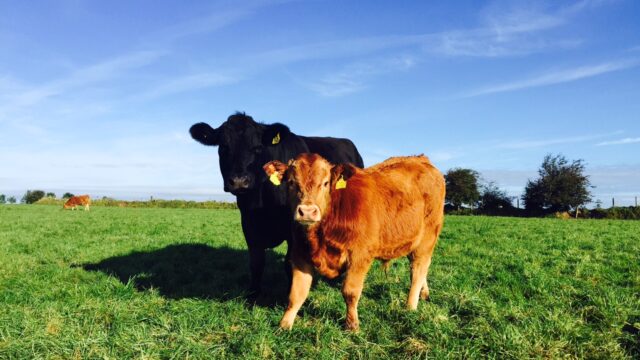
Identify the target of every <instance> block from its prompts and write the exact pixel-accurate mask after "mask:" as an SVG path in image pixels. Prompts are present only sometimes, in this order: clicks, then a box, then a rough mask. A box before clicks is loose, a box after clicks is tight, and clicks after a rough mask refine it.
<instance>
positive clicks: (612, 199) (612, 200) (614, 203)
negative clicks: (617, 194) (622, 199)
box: [611, 198, 616, 207]
mask: <svg viewBox="0 0 640 360" xmlns="http://www.w3.org/2000/svg"><path fill="white" fill-rule="evenodd" d="M611 207H616V198H611Z"/></svg>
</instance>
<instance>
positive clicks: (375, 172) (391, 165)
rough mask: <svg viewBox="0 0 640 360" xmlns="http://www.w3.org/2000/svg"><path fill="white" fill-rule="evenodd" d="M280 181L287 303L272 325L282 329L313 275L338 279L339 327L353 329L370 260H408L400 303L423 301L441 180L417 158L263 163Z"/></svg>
mask: <svg viewBox="0 0 640 360" xmlns="http://www.w3.org/2000/svg"><path fill="white" fill-rule="evenodd" d="M264 170H265V172H266V173H267V175H268V176H269V178H270V180H271V181H272V182H273V183H274V184H276V185H279V184H280V182H281V181H284V182H286V186H287V187H288V191H287V194H288V200H289V204H290V206H291V211H292V214H294V215H293V217H294V220H295V221H294V225H293V241H292V252H291V254H292V256H291V262H292V265H293V277H292V286H291V291H290V293H289V306H288V307H287V310H286V312H285V314H284V316H283V317H282V320H281V321H280V327H281V328H284V329H290V328H291V327H292V326H293V322H294V320H295V317H296V314H297V313H298V310H299V309H300V307H301V306H302V304H303V303H304V301H305V299H306V298H307V296H308V294H309V289H310V288H311V282H312V278H313V272H314V269H315V271H317V272H319V273H320V274H321V275H324V276H326V277H329V278H335V277H336V276H338V275H339V274H340V273H342V272H346V277H345V279H344V283H343V286H342V295H343V297H344V299H345V302H346V304H347V319H346V326H347V328H348V329H351V330H356V329H358V327H359V321H358V308H357V307H358V300H359V299H360V295H361V293H362V288H363V285H364V280H365V277H366V275H367V272H368V271H369V268H370V267H371V264H372V262H373V260H374V259H379V260H382V261H383V262H385V263H386V262H388V261H390V260H391V259H395V258H398V257H401V256H408V258H409V260H410V261H411V289H410V291H409V296H408V299H407V307H408V308H409V309H411V310H415V309H416V308H417V307H418V301H419V298H420V297H422V298H423V299H427V298H428V296H429V286H428V285H427V272H428V270H429V265H430V264H431V255H432V254H433V250H434V248H435V246H436V242H437V240H438V236H439V234H440V231H441V230H442V225H443V221H444V195H445V182H444V178H443V176H442V174H441V173H440V172H439V171H438V170H437V169H436V168H435V167H434V166H433V165H432V164H431V162H430V161H429V159H428V158H427V157H425V156H423V155H421V156H410V157H396V158H390V159H388V160H386V161H384V162H382V163H380V164H377V165H374V166H371V167H369V168H366V169H359V168H356V167H355V166H352V165H350V164H348V165H344V164H342V165H332V164H330V163H329V162H328V161H327V160H325V159H324V158H322V157H321V156H319V155H317V154H301V155H299V156H298V157H297V158H295V159H294V160H291V161H290V162H289V164H283V163H281V162H278V161H271V162H269V163H267V164H266V165H265V166H264Z"/></svg>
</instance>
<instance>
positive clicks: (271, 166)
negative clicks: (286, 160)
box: [262, 160, 289, 186]
mask: <svg viewBox="0 0 640 360" xmlns="http://www.w3.org/2000/svg"><path fill="white" fill-rule="evenodd" d="M288 168H289V165H287V164H283V163H281V162H280V161H278V160H273V161H269V162H268V163H266V164H264V166H263V167H262V169H263V170H264V172H265V174H267V178H269V181H271V182H272V183H273V185H275V186H278V185H280V183H281V182H282V178H283V177H284V173H285V172H286V171H287V169H288Z"/></svg>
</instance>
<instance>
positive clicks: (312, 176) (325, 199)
mask: <svg viewBox="0 0 640 360" xmlns="http://www.w3.org/2000/svg"><path fill="white" fill-rule="evenodd" d="M263 169H264V172H265V173H266V175H267V176H268V177H269V179H270V180H271V182H273V183H274V185H276V186H286V187H287V196H288V199H289V205H290V206H291V211H292V213H293V219H294V220H295V221H297V222H298V223H300V224H302V225H311V224H314V223H317V222H319V221H320V220H322V217H323V215H325V214H326V213H327V211H328V209H329V208H330V206H331V193H332V192H333V191H341V190H342V189H344V188H345V187H346V180H347V179H349V178H350V177H351V176H352V175H353V174H354V173H355V171H356V168H355V167H354V166H353V165H351V164H340V165H333V164H331V163H330V162H328V161H327V160H326V159H324V158H323V157H322V156H320V155H318V154H300V155H299V156H298V157H296V158H295V159H294V160H291V161H289V163H288V164H284V163H282V162H280V161H270V162H268V163H267V164H265V165H264V166H263ZM281 182H282V183H284V184H282V185H280V183H281Z"/></svg>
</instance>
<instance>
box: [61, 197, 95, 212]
mask: <svg viewBox="0 0 640 360" xmlns="http://www.w3.org/2000/svg"><path fill="white" fill-rule="evenodd" d="M90 205H91V198H90V197H89V195H78V196H72V197H70V198H69V200H67V202H65V203H64V205H62V208H63V209H72V210H75V209H76V208H77V207H78V206H84V210H85V211H87V210H89V206H90Z"/></svg>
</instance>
